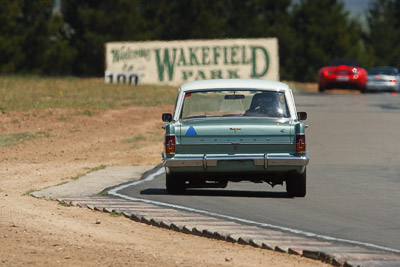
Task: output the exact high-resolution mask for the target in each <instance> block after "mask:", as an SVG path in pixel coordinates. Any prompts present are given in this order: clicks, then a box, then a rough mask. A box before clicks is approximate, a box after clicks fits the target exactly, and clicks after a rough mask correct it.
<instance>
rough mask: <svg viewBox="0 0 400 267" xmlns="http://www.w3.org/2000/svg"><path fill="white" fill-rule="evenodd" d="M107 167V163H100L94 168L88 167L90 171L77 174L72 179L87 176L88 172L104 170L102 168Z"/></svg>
mask: <svg viewBox="0 0 400 267" xmlns="http://www.w3.org/2000/svg"><path fill="white" fill-rule="evenodd" d="M106 167H107V165H100V166H98V167H94V168H91V169H90V168H88V171H87V172H86V173H80V174H78V175H75V176H74V177H71V179H72V180H78V179H79V178H81V177H83V176H85V175H86V174H88V173H91V172H95V171H98V170H102V169H105V168H106Z"/></svg>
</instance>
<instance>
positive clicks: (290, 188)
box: [286, 170, 307, 197]
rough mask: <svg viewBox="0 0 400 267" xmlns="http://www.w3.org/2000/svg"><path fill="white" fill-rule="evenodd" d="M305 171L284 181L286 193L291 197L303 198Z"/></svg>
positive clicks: (305, 180)
mask: <svg viewBox="0 0 400 267" xmlns="http://www.w3.org/2000/svg"><path fill="white" fill-rule="evenodd" d="M306 182H307V170H304V172H303V173H302V174H296V175H292V176H290V177H288V178H287V179H286V192H287V193H288V195H289V196H291V197H305V195H306Z"/></svg>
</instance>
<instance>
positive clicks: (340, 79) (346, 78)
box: [336, 76, 349, 82]
mask: <svg viewBox="0 0 400 267" xmlns="http://www.w3.org/2000/svg"><path fill="white" fill-rule="evenodd" d="M348 80H349V77H348V76H337V77H336V81H340V82H345V81H348Z"/></svg>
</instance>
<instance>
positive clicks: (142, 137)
mask: <svg viewBox="0 0 400 267" xmlns="http://www.w3.org/2000/svg"><path fill="white" fill-rule="evenodd" d="M145 139H146V138H145V137H144V136H143V135H138V136H134V137H132V138H129V139H125V140H122V143H124V144H130V143H136V142H140V141H144V140H145Z"/></svg>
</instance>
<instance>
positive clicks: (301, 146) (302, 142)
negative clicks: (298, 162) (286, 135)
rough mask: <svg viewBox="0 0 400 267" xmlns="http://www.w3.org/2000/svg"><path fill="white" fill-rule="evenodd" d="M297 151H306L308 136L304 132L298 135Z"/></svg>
mask: <svg viewBox="0 0 400 267" xmlns="http://www.w3.org/2000/svg"><path fill="white" fill-rule="evenodd" d="M296 152H306V136H305V135H304V134H297V135H296Z"/></svg>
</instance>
